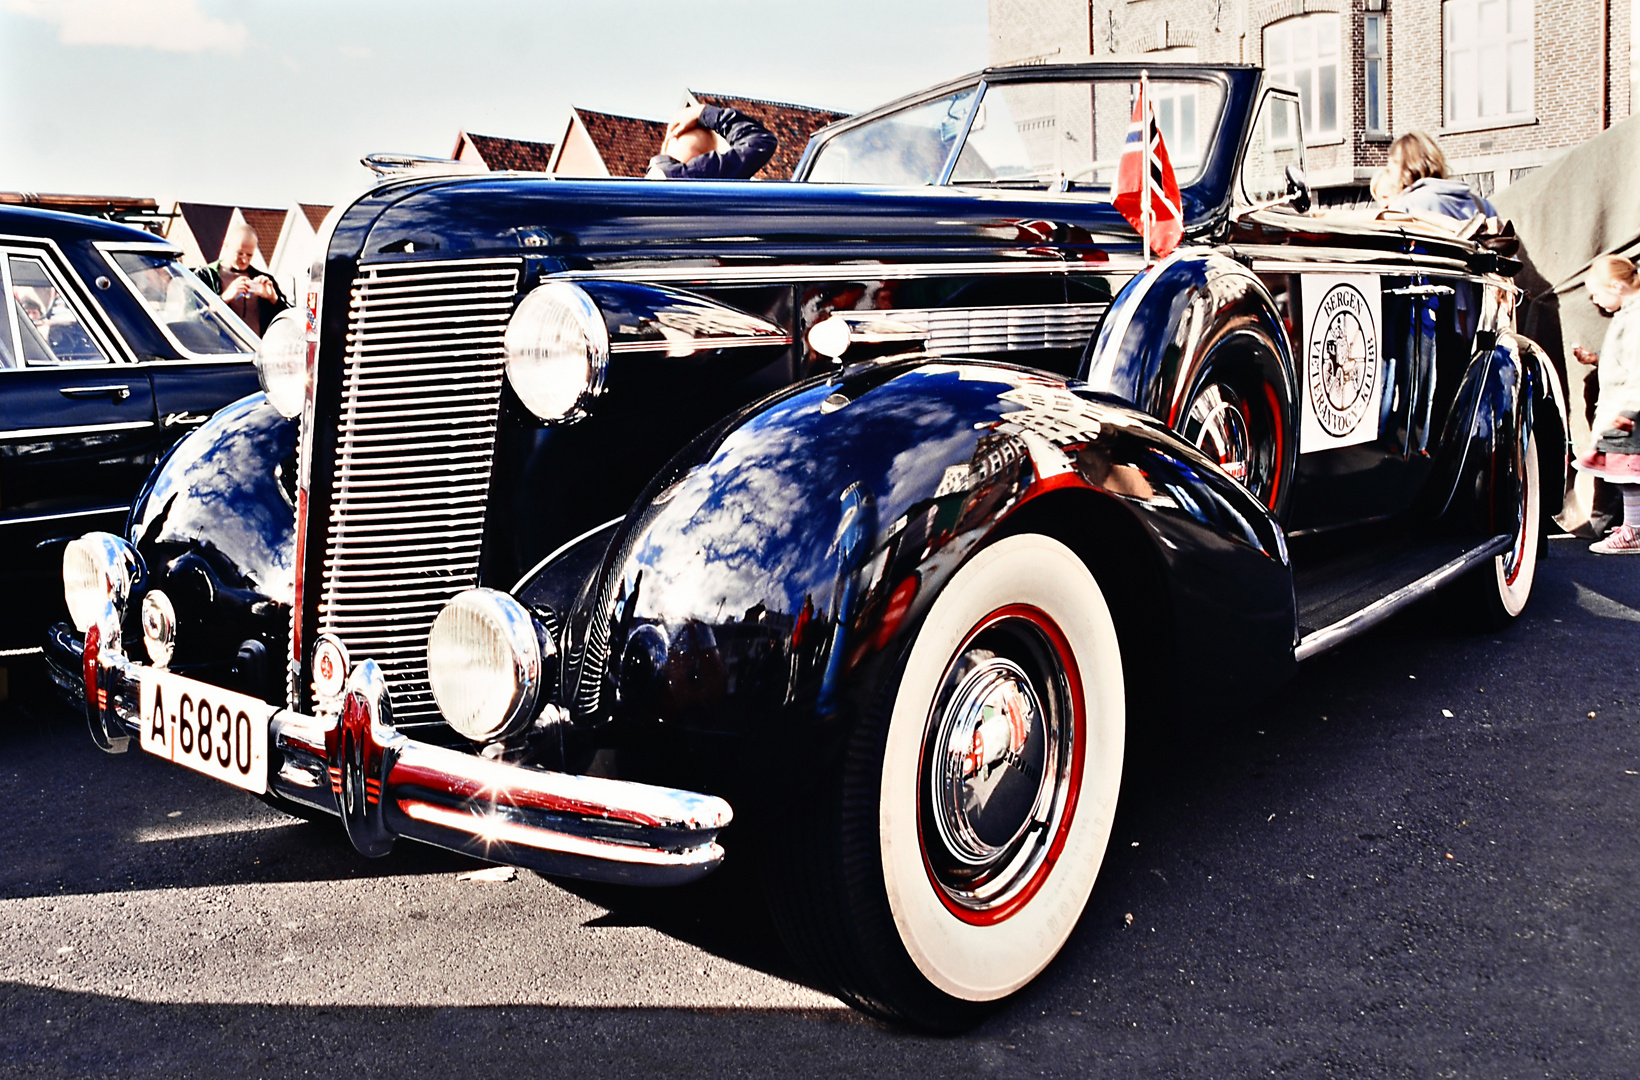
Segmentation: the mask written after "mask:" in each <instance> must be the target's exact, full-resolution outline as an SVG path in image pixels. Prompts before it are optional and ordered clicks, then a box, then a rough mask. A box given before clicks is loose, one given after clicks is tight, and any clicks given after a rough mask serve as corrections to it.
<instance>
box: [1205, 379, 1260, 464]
mask: <svg viewBox="0 0 1640 1080" xmlns="http://www.w3.org/2000/svg"><path fill="white" fill-rule="evenodd" d="M1189 423H1190V428H1191V441H1193V442H1194V443H1195V444H1196V447H1197V449H1199V450H1201V451H1202V453H1204V454H1206V455H1207V456H1208V457H1210V458H1212V459H1213V460H1214V461H1216V462H1218V464H1219V467H1220V468H1221V469H1223V470H1224V471H1225V472H1226V473H1228V474H1230V475H1231V476H1233V477H1234V478H1235V479H1237V480H1239V481H1241V482H1242V483H1243V484H1245V483H1247V480H1248V472H1249V462H1250V461H1251V459H1252V453H1253V439H1252V436H1251V434H1250V433H1249V431H1248V429H1247V414H1246V411H1245V410H1244V409H1243V407H1242V403H1241V399H1240V398H1239V397H1238V396H1237V395H1236V393H1235V391H1233V390H1231V389H1229V388H1228V387H1225V386H1222V385H1219V384H1217V383H1215V384H1214V385H1212V386H1209V387H1208V388H1207V389H1206V390H1203V391H1202V393H1201V396H1200V397H1198V398H1197V399H1196V402H1195V404H1193V405H1192V406H1191V407H1190V418H1189Z"/></svg>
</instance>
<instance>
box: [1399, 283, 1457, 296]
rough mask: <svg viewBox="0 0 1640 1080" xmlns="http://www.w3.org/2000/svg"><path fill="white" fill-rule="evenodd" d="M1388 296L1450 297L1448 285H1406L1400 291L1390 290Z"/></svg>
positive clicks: (1450, 287) (1450, 289) (1450, 292)
mask: <svg viewBox="0 0 1640 1080" xmlns="http://www.w3.org/2000/svg"><path fill="white" fill-rule="evenodd" d="M1388 295H1390V296H1451V295H1452V286H1450V285H1408V286H1406V287H1405V288H1401V289H1390V290H1389V292H1388Z"/></svg>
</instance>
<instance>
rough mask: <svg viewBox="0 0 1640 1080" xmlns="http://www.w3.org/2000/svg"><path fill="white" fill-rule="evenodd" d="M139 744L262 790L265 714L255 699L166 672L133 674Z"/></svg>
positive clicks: (236, 783) (266, 707)
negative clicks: (138, 689) (137, 691)
mask: <svg viewBox="0 0 1640 1080" xmlns="http://www.w3.org/2000/svg"><path fill="white" fill-rule="evenodd" d="M138 678H139V680H140V686H141V694H140V695H139V697H140V700H141V702H142V748H143V749H144V750H146V751H148V752H149V753H150V754H157V755H159V756H160V757H162V758H165V759H166V760H168V761H174V762H176V763H177V764H178V765H186V766H187V767H188V768H190V769H193V770H194V771H195V772H202V773H204V774H205V775H206V776H214V777H215V778H216V779H218V780H221V781H222V782H224V783H227V784H232V785H233V786H234V787H241V788H244V789H245V790H246V791H254V792H257V793H263V792H266V791H267V790H268V717H269V716H270V715H271V714H272V713H273V706H271V705H269V704H268V703H267V702H265V701H263V700H261V699H260V698H253V697H249V696H247V695H245V694H236V693H234V692H233V691H232V690H221V689H218V688H217V687H215V686H211V685H210V684H209V683H202V682H199V681H198V680H196V679H187V678H183V677H182V676H180V675H173V674H171V673H170V672H168V671H155V670H153V669H152V668H144V669H143V670H142V671H141V672H140V673H139V675H138Z"/></svg>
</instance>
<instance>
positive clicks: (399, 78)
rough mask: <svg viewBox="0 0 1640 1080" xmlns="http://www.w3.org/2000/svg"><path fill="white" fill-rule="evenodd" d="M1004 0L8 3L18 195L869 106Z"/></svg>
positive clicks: (307, 188)
mask: <svg viewBox="0 0 1640 1080" xmlns="http://www.w3.org/2000/svg"><path fill="white" fill-rule="evenodd" d="M986 6H987V5H986V0H874V2H873V0H825V2H824V3H819V4H798V3H789V4H777V3H771V2H767V0H764V2H751V0H692V2H685V0H581V2H578V3H572V2H565V0H534V2H513V0H466V2H463V3H459V4H458V3H450V2H445V3H433V2H429V0H391V2H388V0H330V2H328V3H316V2H305V0H304V2H295V0H292V2H274V0H233V2H228V0H0V190H25V191H53V192H57V191H61V192H93V193H98V194H128V195H153V196H155V197H158V198H161V199H173V198H181V199H192V200H199V201H205V202H226V203H233V202H237V203H242V204H245V205H262V206H285V205H288V204H289V203H290V202H292V201H293V200H301V201H303V202H325V203H328V202H334V201H336V200H339V199H342V198H345V197H347V196H348V195H349V194H352V193H354V192H356V191H357V190H358V189H359V188H361V187H362V186H363V185H364V184H365V183H366V182H367V181H368V179H369V174H368V173H366V172H365V170H364V169H363V168H362V167H361V166H360V165H359V164H358V159H359V157H360V156H361V155H363V154H365V153H368V152H371V151H375V150H396V151H411V152H417V153H428V154H447V153H449V152H450V149H451V147H452V146H453V145H454V143H455V135H456V132H457V130H459V129H462V128H466V129H468V130H472V131H477V132H481V133H483V134H489V135H509V136H514V137H518V138H532V139H540V140H544V141H556V139H557V138H558V135H559V134H560V132H561V130H562V128H563V125H564V122H565V119H566V111H567V109H568V108H569V106H570V105H571V104H575V105H581V106H586V107H588V108H594V109H601V110H603V111H606V112H616V113H626V114H629V115H634V116H648V117H654V118H656V119H661V118H664V117H665V116H667V115H668V114H669V113H670V112H671V111H672V110H673V109H675V108H676V107H677V106H678V104H679V102H680V99H681V97H682V94H683V91H684V89H685V88H686V87H688V88H691V89H695V90H703V91H718V92H724V93H735V94H744V95H747V96H751V97H762V98H770V99H774V100H781V101H794V102H801V103H805V104H813V105H823V106H827V107H830V108H837V109H843V110H849V111H852V110H857V109H863V108H868V107H870V106H872V105H875V104H879V103H881V102H883V101H886V100H888V99H890V98H893V97H896V96H898V95H900V94H903V93H906V92H908V91H911V90H915V89H917V88H918V87H921V86H925V85H928V84H930V83H934V82H937V81H939V80H941V79H943V78H947V77H949V76H953V75H957V74H961V73H962V72H965V71H971V70H973V69H975V68H979V67H982V66H984V64H985V62H986Z"/></svg>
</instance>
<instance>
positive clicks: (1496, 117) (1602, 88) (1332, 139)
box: [990, 0, 1640, 203]
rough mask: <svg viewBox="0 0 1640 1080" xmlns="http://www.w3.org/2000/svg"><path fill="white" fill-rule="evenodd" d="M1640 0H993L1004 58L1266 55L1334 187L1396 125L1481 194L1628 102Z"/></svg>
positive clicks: (1323, 188)
mask: <svg viewBox="0 0 1640 1080" xmlns="http://www.w3.org/2000/svg"><path fill="white" fill-rule="evenodd" d="M1637 14H1640V4H1637V3H1636V2H1635V0H991V2H990V23H991V50H990V52H991V63H993V64H1012V63H1053V62H1060V61H1072V60H1085V59H1088V58H1089V57H1090V56H1091V57H1092V58H1093V59H1111V60H1140V59H1145V58H1151V59H1155V60H1162V59H1168V60H1179V61H1201V62H1204V63H1212V62H1241V63H1250V64H1260V65H1262V66H1263V67H1264V68H1265V69H1266V70H1267V71H1269V72H1270V75H1271V78H1272V79H1277V80H1279V81H1281V82H1283V83H1285V84H1287V85H1290V86H1294V87H1296V88H1297V89H1298V90H1299V91H1300V94H1301V97H1302V98H1303V102H1304V104H1303V108H1304V112H1305V118H1304V125H1305V131H1306V138H1305V142H1306V144H1307V145H1306V156H1307V159H1308V165H1309V174H1310V179H1311V182H1312V184H1313V185H1314V186H1315V187H1316V188H1317V189H1318V191H1319V193H1320V195H1321V198H1322V201H1323V202H1328V203H1347V202H1352V201H1355V200H1358V199H1362V198H1365V195H1366V184H1367V183H1368V182H1369V181H1370V179H1371V176H1372V174H1373V172H1375V171H1376V170H1377V169H1378V168H1379V166H1381V165H1382V164H1383V161H1384V156H1385V153H1386V151H1387V149H1388V146H1389V142H1390V139H1391V138H1392V137H1393V135H1396V134H1399V133H1401V132H1404V131H1409V130H1414V129H1421V130H1423V131H1427V132H1429V133H1431V134H1433V135H1435V136H1436V137H1437V138H1439V139H1440V141H1441V144H1442V146H1443V147H1444V149H1445V150H1446V153H1447V157H1448V159H1449V161H1450V162H1451V164H1452V168H1453V171H1454V172H1455V173H1458V174H1461V175H1463V176H1465V177H1466V178H1467V179H1469V180H1470V181H1471V182H1472V183H1474V184H1475V185H1476V186H1477V187H1478V188H1480V190H1481V191H1482V192H1484V193H1490V192H1492V191H1494V190H1496V189H1497V188H1501V187H1504V186H1507V185H1508V184H1509V183H1510V182H1511V181H1512V180H1514V179H1517V178H1518V177H1520V176H1521V175H1523V174H1525V173H1527V172H1530V171H1531V170H1532V169H1534V168H1537V167H1538V166H1540V165H1542V164H1544V163H1545V162H1547V161H1550V160H1553V159H1554V158H1555V157H1557V156H1558V155H1559V154H1560V153H1562V152H1564V151H1565V150H1566V149H1567V148H1569V147H1572V146H1575V145H1577V144H1578V143H1581V142H1583V141H1584V140H1585V139H1588V138H1590V137H1591V136H1593V135H1596V134H1598V133H1599V132H1601V131H1602V130H1604V129H1605V128H1607V127H1610V126H1611V125H1612V124H1613V123H1615V122H1617V121H1619V120H1622V119H1624V118H1625V117H1627V116H1628V115H1629V111H1630V102H1631V97H1632V96H1633V93H1634V91H1633V89H1632V88H1633V86H1634V79H1635V76H1634V67H1633V64H1634V59H1635V58H1631V42H1632V41H1633V39H1634V37H1635V34H1634V20H1635V17H1636V15H1637Z"/></svg>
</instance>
